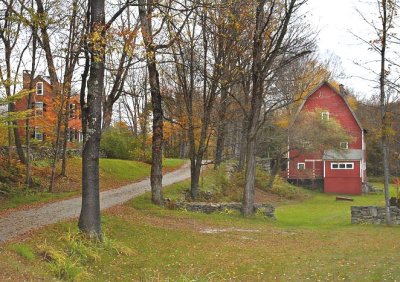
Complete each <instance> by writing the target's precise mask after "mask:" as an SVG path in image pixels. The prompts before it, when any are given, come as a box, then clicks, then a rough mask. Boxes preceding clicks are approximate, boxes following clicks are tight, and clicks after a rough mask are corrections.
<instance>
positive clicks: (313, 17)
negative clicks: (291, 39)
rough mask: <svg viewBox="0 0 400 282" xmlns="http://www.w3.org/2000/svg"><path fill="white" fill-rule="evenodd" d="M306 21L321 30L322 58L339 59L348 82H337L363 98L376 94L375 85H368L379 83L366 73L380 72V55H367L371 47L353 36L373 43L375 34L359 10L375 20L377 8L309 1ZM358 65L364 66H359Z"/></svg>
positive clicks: (342, 0) (349, 1)
mask: <svg viewBox="0 0 400 282" xmlns="http://www.w3.org/2000/svg"><path fill="white" fill-rule="evenodd" d="M307 5H308V6H307V10H308V12H307V18H308V20H309V21H310V22H311V23H312V25H313V26H314V27H315V28H316V29H317V30H319V36H318V37H319V38H318V39H319V42H318V46H319V51H320V54H321V57H324V56H329V55H330V54H333V55H335V56H337V57H338V58H339V59H340V63H341V67H342V70H343V74H344V75H345V76H346V77H347V78H340V79H338V80H339V82H341V83H343V84H344V85H345V87H347V88H349V89H352V90H353V91H354V92H355V94H356V95H357V96H359V97H360V98H364V97H370V96H371V95H372V94H373V93H376V88H374V87H375V86H376V84H374V83H373V82H370V81H368V79H369V80H371V79H372V80H373V79H376V76H375V75H373V74H372V73H371V72H370V71H367V70H366V69H365V66H368V67H369V68H376V67H378V68H379V65H376V63H375V64H374V63H371V62H373V61H374V60H376V59H378V57H377V55H376V54H374V53H372V52H371V51H368V46H367V45H366V44H365V43H362V42H361V41H360V40H359V39H357V37H356V36H355V35H354V34H356V35H358V36H360V37H362V38H364V39H367V40H370V39H374V35H373V34H372V30H371V29H370V27H369V26H368V24H367V23H366V22H365V21H364V20H363V19H362V17H361V16H360V14H359V13H358V12H357V9H358V10H360V11H361V12H362V14H363V15H364V17H366V18H368V19H372V18H374V17H373V15H372V11H373V9H374V8H376V6H372V5H368V4H366V3H365V1H363V2H362V1H361V0H309V2H308V4H307ZM356 62H358V63H359V64H361V65H362V66H364V67H362V66H358V65H357V64H356Z"/></svg>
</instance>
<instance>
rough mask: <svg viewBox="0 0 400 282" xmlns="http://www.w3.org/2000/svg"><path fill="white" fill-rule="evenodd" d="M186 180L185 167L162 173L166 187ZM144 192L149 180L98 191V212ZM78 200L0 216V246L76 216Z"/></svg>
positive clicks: (77, 213)
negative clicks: (99, 207) (30, 232)
mask: <svg viewBox="0 0 400 282" xmlns="http://www.w3.org/2000/svg"><path fill="white" fill-rule="evenodd" d="M189 177H190V169H189V166H188V165H185V166H184V167H182V168H180V169H178V170H176V171H174V172H171V173H167V174H165V175H164V177H163V185H164V186H167V185H170V184H173V183H175V182H179V181H182V180H184V179H187V178H189ZM146 191H150V179H146V180H143V181H140V182H136V183H132V184H129V185H126V186H123V187H120V188H117V189H113V190H108V191H104V192H101V193H100V202H101V204H100V206H101V209H102V210H103V209H107V208H110V207H112V206H116V205H120V204H122V203H124V202H127V201H128V200H130V199H132V198H135V197H137V196H139V195H142V194H143V193H145V192H146ZM81 201H82V200H81V198H80V197H77V198H73V199H69V200H63V201H59V202H54V203H49V204H45V205H43V206H40V207H36V208H32V209H28V210H22V211H16V212H12V213H9V214H5V215H4V216H0V243H3V242H6V241H8V240H11V239H13V238H15V237H17V236H19V235H22V234H24V233H26V232H28V231H31V230H34V229H37V228H40V227H43V226H45V225H49V224H53V223H56V222H59V221H62V220H66V219H70V218H77V217H79V213H80V210H81Z"/></svg>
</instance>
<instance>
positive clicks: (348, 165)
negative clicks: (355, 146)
mask: <svg viewBox="0 0 400 282" xmlns="http://www.w3.org/2000/svg"><path fill="white" fill-rule="evenodd" d="M331 169H354V163H331Z"/></svg>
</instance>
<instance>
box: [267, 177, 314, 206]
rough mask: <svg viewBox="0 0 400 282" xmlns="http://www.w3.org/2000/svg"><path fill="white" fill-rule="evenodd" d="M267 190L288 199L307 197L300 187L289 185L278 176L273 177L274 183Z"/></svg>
mask: <svg viewBox="0 0 400 282" xmlns="http://www.w3.org/2000/svg"><path fill="white" fill-rule="evenodd" d="M268 191H269V192H271V193H273V194H276V195H279V196H281V197H283V198H286V199H289V200H294V199H297V200H299V199H306V198H308V197H309V195H308V194H307V193H306V192H305V191H304V190H303V189H302V188H300V187H297V186H294V185H291V184H290V183H288V182H286V180H284V179H282V178H281V177H279V176H277V177H275V180H274V184H273V185H272V188H271V189H269V190H268Z"/></svg>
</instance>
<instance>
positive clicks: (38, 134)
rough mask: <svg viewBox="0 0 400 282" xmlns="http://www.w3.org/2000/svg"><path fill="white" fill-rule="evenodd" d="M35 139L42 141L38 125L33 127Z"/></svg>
mask: <svg viewBox="0 0 400 282" xmlns="http://www.w3.org/2000/svg"><path fill="white" fill-rule="evenodd" d="M35 139H36V140H39V141H43V132H41V131H40V130H39V128H38V127H35Z"/></svg>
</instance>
